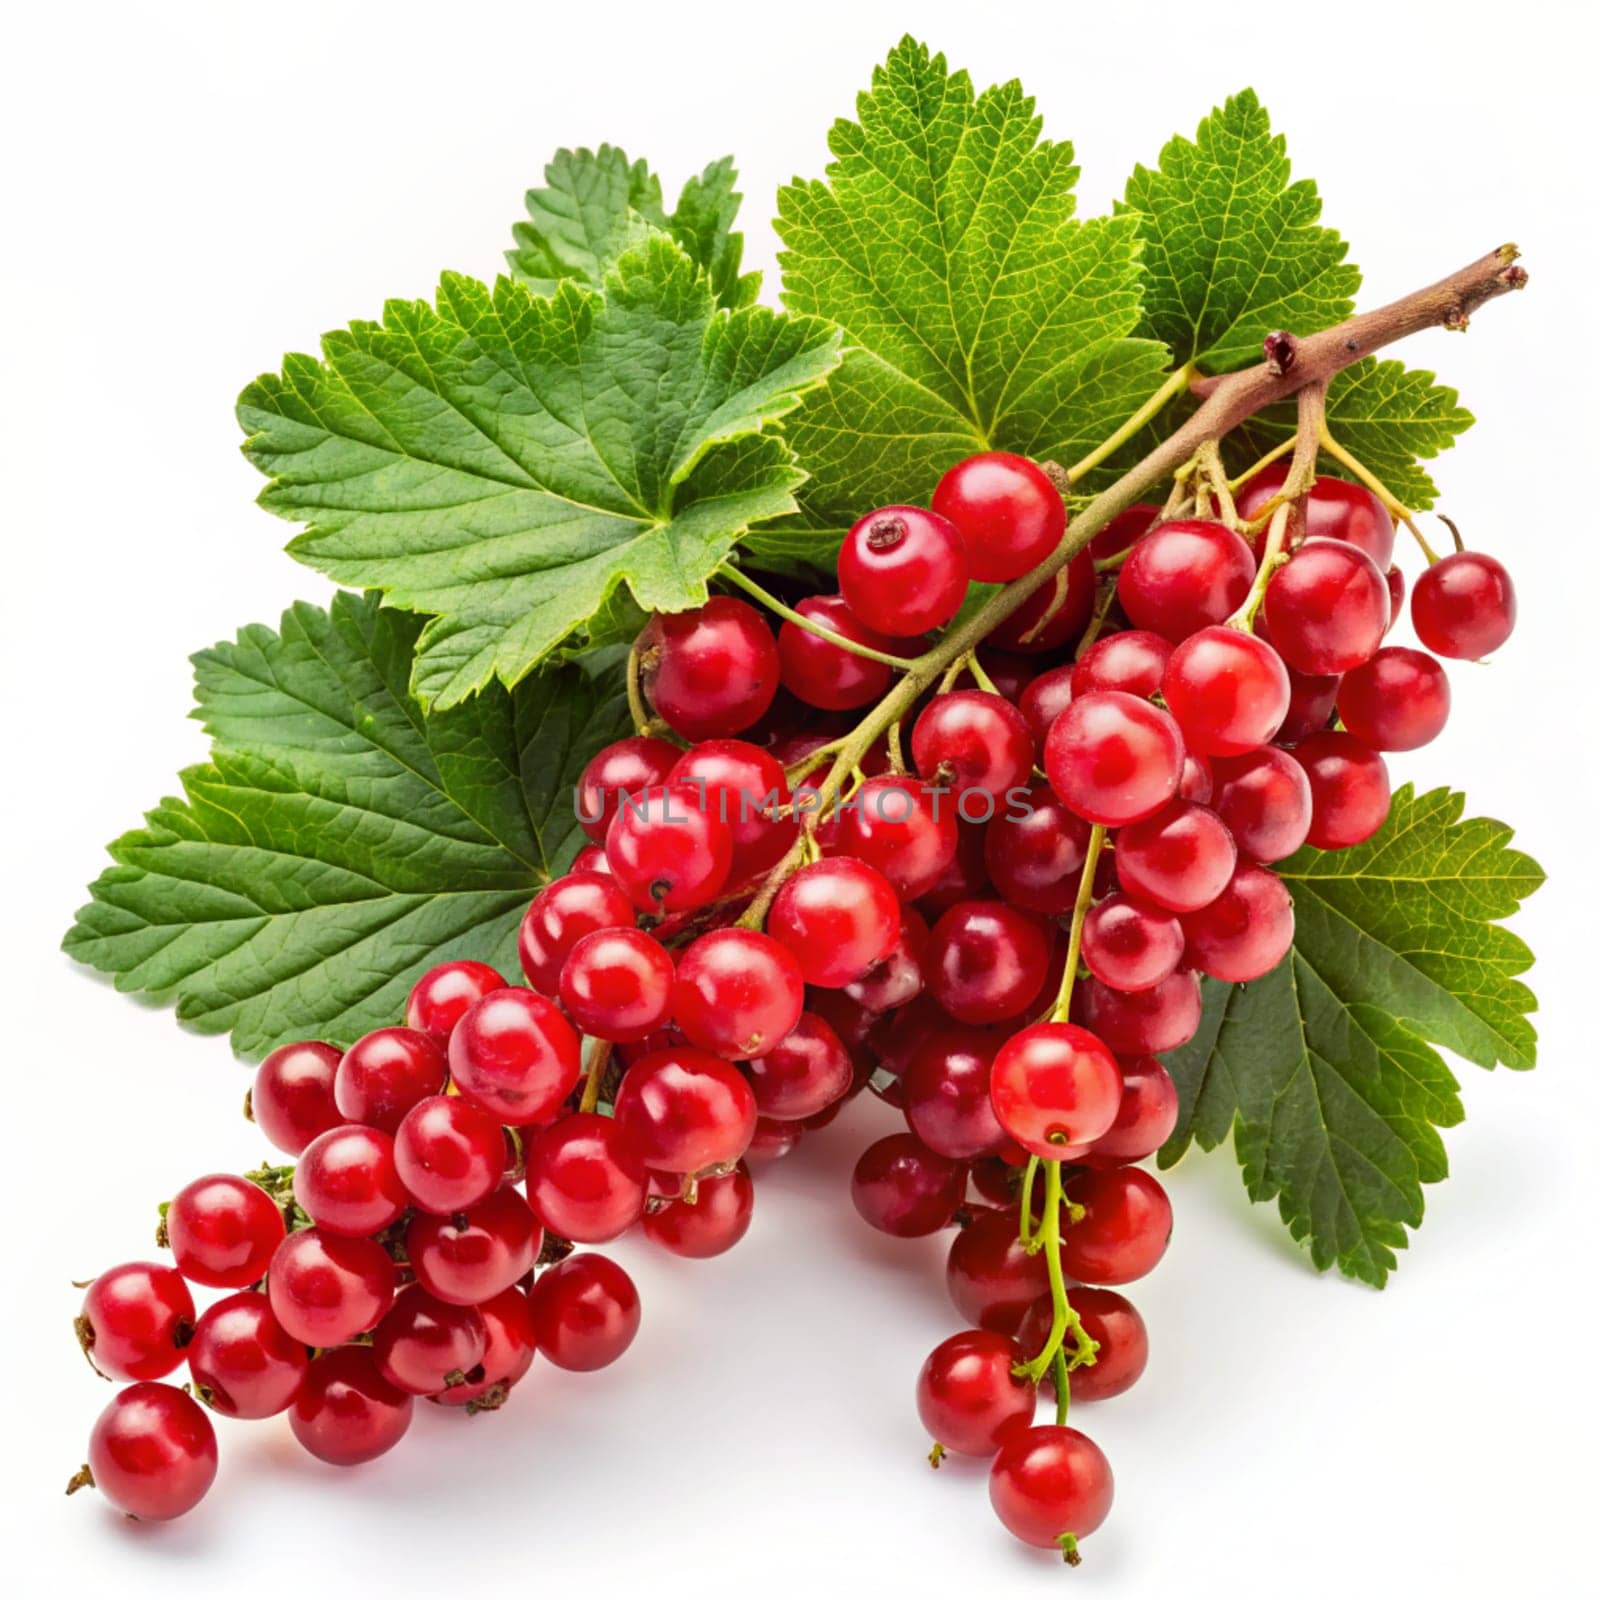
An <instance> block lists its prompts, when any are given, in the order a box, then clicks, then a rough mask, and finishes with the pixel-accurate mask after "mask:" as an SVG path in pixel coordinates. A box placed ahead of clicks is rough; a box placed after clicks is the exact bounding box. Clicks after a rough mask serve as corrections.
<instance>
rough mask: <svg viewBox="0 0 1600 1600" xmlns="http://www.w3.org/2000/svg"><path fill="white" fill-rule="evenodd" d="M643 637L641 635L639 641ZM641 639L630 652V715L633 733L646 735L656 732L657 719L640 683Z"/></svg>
mask: <svg viewBox="0 0 1600 1600" xmlns="http://www.w3.org/2000/svg"><path fill="white" fill-rule="evenodd" d="M643 637H644V635H643V634H640V635H639V639H642V638H643ZM639 639H635V640H634V641H633V644H632V646H631V647H630V648H629V650H628V714H629V716H631V717H632V718H633V731H634V732H635V733H639V734H645V733H651V732H653V731H654V728H655V718H654V717H652V716H651V715H650V708H649V706H647V705H646V704H645V703H644V690H643V688H642V687H641V686H640V683H639Z"/></svg>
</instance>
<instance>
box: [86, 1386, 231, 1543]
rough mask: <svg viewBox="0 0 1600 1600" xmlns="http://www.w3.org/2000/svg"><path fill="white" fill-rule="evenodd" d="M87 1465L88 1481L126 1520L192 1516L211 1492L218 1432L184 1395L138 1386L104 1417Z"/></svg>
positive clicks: (178, 1391) (96, 1430)
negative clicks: (191, 1512)
mask: <svg viewBox="0 0 1600 1600" xmlns="http://www.w3.org/2000/svg"><path fill="white" fill-rule="evenodd" d="M86 1466H87V1468H88V1472H89V1475H90V1476H89V1480H88V1481H89V1482H90V1483H92V1485H93V1487H94V1488H96V1489H98V1490H99V1491H100V1492H101V1493H102V1494H103V1495H104V1496H105V1497H106V1499H107V1500H109V1501H110V1502H111V1504H112V1505H114V1506H115V1507H116V1508H117V1510H118V1511H120V1512H122V1513H123V1515H124V1516H129V1517H135V1518H137V1519H138V1520H139V1521H141V1522H168V1521H170V1520H171V1519H172V1518H173V1517H181V1516H182V1515H183V1514H184V1512H186V1511H192V1510H193V1509H194V1508H195V1507H196V1506H197V1505H199V1503H200V1502H201V1500H203V1499H204V1498H205V1494H206V1491H207V1490H208V1489H209V1488H210V1487H211V1484H212V1481H213V1480H214V1479H215V1477H216V1475H217V1435H216V1430H215V1429H214V1428H213V1427H212V1426H211V1419H210V1418H209V1417H208V1416H207V1415H206V1414H205V1412H204V1411H202V1410H201V1409H200V1407H199V1406H198V1405H196V1404H195V1402H194V1401H193V1400H191V1399H190V1398H189V1396H188V1395H186V1394H185V1393H184V1392H183V1390H181V1389H174V1388H173V1387H172V1386H171V1385H170V1384H165V1383H135V1384H133V1385H132V1386H131V1387H129V1388H127V1389H124V1390H123V1391H122V1392H121V1393H120V1394H118V1395H116V1396H115V1397H114V1398H113V1399H112V1401H111V1403H110V1404H109V1405H108V1406H107V1407H106V1408H105V1410H104V1411H102V1412H101V1413H100V1415H99V1417H98V1418H97V1419H96V1421H95V1425H94V1428H93V1431H92V1432H91V1433H90V1435H89V1459H88V1462H87V1463H86ZM67 1492H68V1493H69V1494H70V1493H71V1492H72V1490H71V1489H69V1490H68V1491H67Z"/></svg>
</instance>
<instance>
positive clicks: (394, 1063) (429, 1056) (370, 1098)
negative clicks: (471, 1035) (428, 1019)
mask: <svg viewBox="0 0 1600 1600" xmlns="http://www.w3.org/2000/svg"><path fill="white" fill-rule="evenodd" d="M444 1080H445V1052H444V1046H443V1044H442V1043H441V1042H440V1041H439V1040H438V1039H437V1038H435V1037H434V1036H433V1035H432V1034H428V1033H422V1032H419V1031H418V1030H417V1029H416V1028H379V1029H377V1030H376V1031H375V1032H373V1033H369V1034H367V1035H366V1036H365V1037H364V1038H360V1039H357V1040H356V1042H355V1043H354V1044H353V1045H351V1046H350V1048H349V1049H348V1050H346V1051H345V1053H344V1059H343V1060H342V1061H340V1063H339V1070H338V1072H337V1074H336V1075H335V1076H334V1080H333V1098H334V1102H335V1104H336V1105H337V1106H338V1107H339V1112H340V1115H341V1116H343V1117H344V1118H346V1120H348V1121H350V1122H362V1123H365V1124H366V1125H367V1126H368V1127H369V1128H377V1129H379V1130H380V1131H381V1132H383V1133H390V1134H392V1133H393V1132H394V1130H395V1129H396V1128H398V1127H399V1126H400V1119H401V1118H402V1117H403V1116H405V1114H406V1112H408V1111H409V1110H410V1109H411V1108H412V1106H414V1105H415V1104H416V1103H417V1102H418V1101H419V1100H425V1099H426V1098H427V1097H428V1096H429V1095H430V1094H438V1092H439V1091H440V1090H441V1089H442V1088H444Z"/></svg>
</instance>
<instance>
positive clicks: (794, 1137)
mask: <svg viewBox="0 0 1600 1600" xmlns="http://www.w3.org/2000/svg"><path fill="white" fill-rule="evenodd" d="M804 1131H805V1130H804V1129H803V1128H802V1127H801V1126H800V1124H799V1123H798V1122H780V1121H778V1120H777V1118H775V1117H758V1118H757V1119H756V1132H755V1137H754V1138H753V1139H752V1140H751V1141H750V1148H749V1149H748V1150H746V1151H745V1153H744V1158H745V1160H746V1161H782V1160H783V1158H784V1157H785V1156H786V1155H789V1154H790V1153H791V1152H792V1151H793V1150H794V1148H795V1146H796V1145H798V1144H799V1143H800V1135H801V1134H802V1133H803V1132H804Z"/></svg>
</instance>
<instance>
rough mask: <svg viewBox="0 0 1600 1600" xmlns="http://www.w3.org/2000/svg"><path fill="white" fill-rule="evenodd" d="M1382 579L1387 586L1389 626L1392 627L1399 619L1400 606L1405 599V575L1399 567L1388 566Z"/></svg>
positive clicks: (1403, 603)
mask: <svg viewBox="0 0 1600 1600" xmlns="http://www.w3.org/2000/svg"><path fill="white" fill-rule="evenodd" d="M1383 581H1384V582H1385V583H1386V584H1387V585H1388V586H1389V627H1390V628H1391V629H1393V627H1394V625H1395V623H1397V622H1398V621H1399V620H1400V611H1401V608H1402V607H1403V606H1404V605H1405V599H1406V575H1405V573H1403V572H1402V571H1401V570H1400V569H1399V567H1390V568H1389V570H1388V571H1387V572H1386V573H1384V575H1383Z"/></svg>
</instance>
